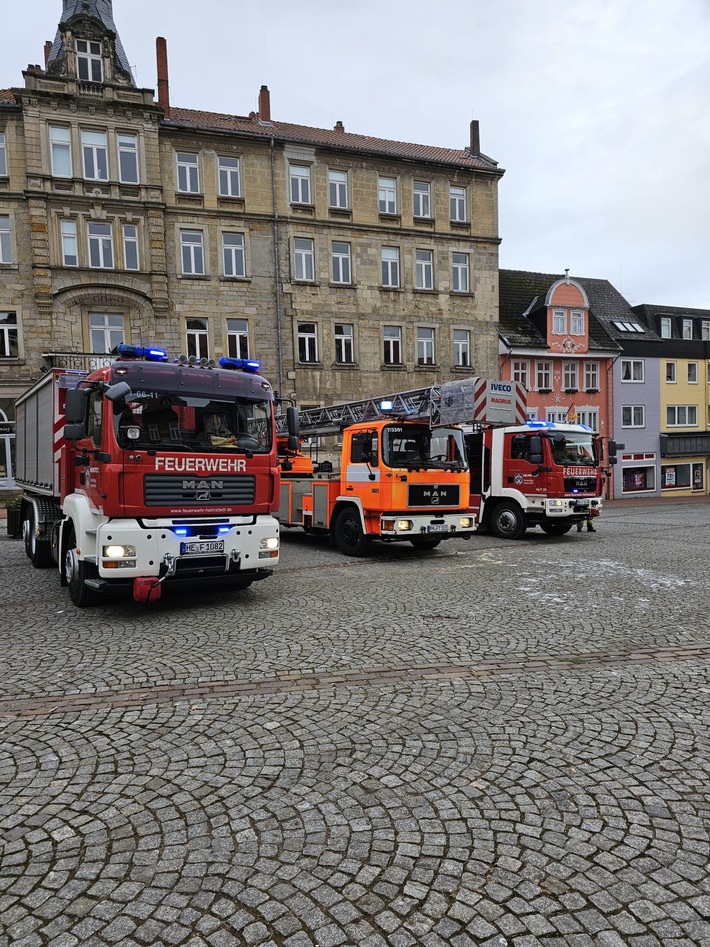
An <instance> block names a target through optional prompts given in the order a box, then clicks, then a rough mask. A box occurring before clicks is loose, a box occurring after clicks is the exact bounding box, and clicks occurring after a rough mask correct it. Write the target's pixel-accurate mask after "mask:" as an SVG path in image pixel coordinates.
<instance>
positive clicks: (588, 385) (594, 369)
mask: <svg viewBox="0 0 710 947" xmlns="http://www.w3.org/2000/svg"><path fill="white" fill-rule="evenodd" d="M584 387H585V389H586V390H587V391H598V390H599V362H585V363H584Z"/></svg>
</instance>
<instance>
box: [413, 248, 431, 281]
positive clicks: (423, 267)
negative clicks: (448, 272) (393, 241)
mask: <svg viewBox="0 0 710 947" xmlns="http://www.w3.org/2000/svg"><path fill="white" fill-rule="evenodd" d="M414 259H415V283H414V285H415V287H416V289H421V290H432V289H433V288H434V253H433V251H432V250H415V251H414Z"/></svg>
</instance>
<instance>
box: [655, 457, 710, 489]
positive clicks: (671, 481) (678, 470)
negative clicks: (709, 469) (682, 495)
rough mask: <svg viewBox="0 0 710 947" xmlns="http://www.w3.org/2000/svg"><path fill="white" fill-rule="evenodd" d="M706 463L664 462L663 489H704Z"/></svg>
mask: <svg viewBox="0 0 710 947" xmlns="http://www.w3.org/2000/svg"><path fill="white" fill-rule="evenodd" d="M703 470H704V464H702V463H699V464H698V463H696V464H663V465H662V466H661V489H662V490H665V489H677V490H682V489H686V490H687V489H688V487H692V489H693V490H703V489H704V485H703Z"/></svg>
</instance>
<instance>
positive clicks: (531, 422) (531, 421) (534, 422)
mask: <svg viewBox="0 0 710 947" xmlns="http://www.w3.org/2000/svg"><path fill="white" fill-rule="evenodd" d="M525 423H526V424H527V426H528V427H554V426H555V422H554V421H541V420H539V419H538V418H528V419H527V421H526V422H525Z"/></svg>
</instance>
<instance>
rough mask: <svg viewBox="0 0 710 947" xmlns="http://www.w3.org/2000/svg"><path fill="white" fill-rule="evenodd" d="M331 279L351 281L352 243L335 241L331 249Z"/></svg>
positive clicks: (336, 281)
mask: <svg viewBox="0 0 710 947" xmlns="http://www.w3.org/2000/svg"><path fill="white" fill-rule="evenodd" d="M330 269H331V279H332V280H333V282H334V283H350V282H351V279H350V244H349V243H339V242H338V241H333V243H332V244H331V249H330Z"/></svg>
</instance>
